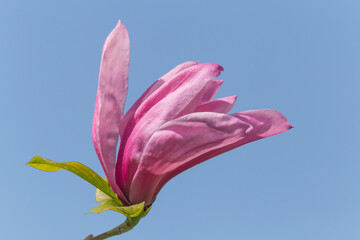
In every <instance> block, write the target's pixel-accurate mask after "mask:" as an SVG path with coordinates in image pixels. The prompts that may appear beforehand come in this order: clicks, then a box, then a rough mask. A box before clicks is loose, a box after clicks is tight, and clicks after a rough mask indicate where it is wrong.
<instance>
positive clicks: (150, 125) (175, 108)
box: [117, 63, 222, 194]
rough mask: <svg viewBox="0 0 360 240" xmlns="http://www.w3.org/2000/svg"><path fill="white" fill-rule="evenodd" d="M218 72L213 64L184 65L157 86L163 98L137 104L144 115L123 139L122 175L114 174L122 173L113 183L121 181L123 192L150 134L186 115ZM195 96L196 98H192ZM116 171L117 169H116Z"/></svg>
mask: <svg viewBox="0 0 360 240" xmlns="http://www.w3.org/2000/svg"><path fill="white" fill-rule="evenodd" d="M221 71H222V67H221V66H220V65H217V64H213V63H206V64H199V65H195V66H192V67H189V68H186V69H185V70H183V71H181V72H180V73H179V74H177V75H175V76H174V77H173V78H172V79H170V80H168V81H167V82H166V83H165V84H164V85H163V87H162V88H161V89H158V90H160V91H163V92H164V94H166V96H165V97H163V98H162V99H161V100H160V101H157V99H156V98H155V99H154V101H156V102H157V103H156V104H154V105H153V104H152V103H151V102H148V103H147V104H142V105H141V106H140V107H139V109H140V111H141V108H143V109H147V111H144V116H143V117H142V118H141V119H140V120H139V121H138V122H137V124H136V125H135V127H134V129H133V131H132V132H131V135H130V136H129V138H128V140H127V142H126V146H125V149H124V151H123V153H124V155H123V158H122V160H123V161H122V168H121V169H122V174H117V176H122V180H119V178H117V182H118V183H119V182H121V183H122V186H124V187H125V192H126V194H127V193H128V191H129V187H130V183H131V180H132V177H133V175H134V174H135V171H136V169H137V166H138V163H139V160H140V158H141V155H142V153H143V149H144V147H145V145H146V143H147V142H148V140H149V139H150V137H151V135H152V134H153V133H154V132H155V131H156V130H157V129H158V128H159V127H160V126H161V125H163V124H164V123H165V122H167V121H170V120H173V119H174V118H176V117H178V116H179V114H180V113H183V114H186V112H184V109H188V111H189V112H191V111H193V110H194V109H195V108H196V107H197V106H198V104H199V102H200V101H201V97H202V95H199V93H200V92H202V91H203V89H204V88H205V86H206V85H207V84H208V82H210V81H211V80H212V79H214V78H215V77H217V76H218V75H220V72H221ZM195 98H198V99H197V100H194V99H195ZM150 106H151V107H150ZM118 166H119V163H118ZM118 170H119V168H117V171H118Z"/></svg>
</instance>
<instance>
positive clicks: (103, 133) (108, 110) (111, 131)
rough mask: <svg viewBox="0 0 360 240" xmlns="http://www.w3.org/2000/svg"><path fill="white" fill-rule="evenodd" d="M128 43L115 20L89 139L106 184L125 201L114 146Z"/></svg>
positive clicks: (124, 88)
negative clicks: (119, 180) (105, 178)
mask: <svg viewBox="0 0 360 240" xmlns="http://www.w3.org/2000/svg"><path fill="white" fill-rule="evenodd" d="M129 55H130V42H129V35H128V32H127V30H126V28H125V26H124V25H123V24H122V23H121V22H120V21H119V22H118V24H117V25H116V27H115V28H114V30H113V31H112V32H111V33H110V35H109V36H108V37H107V38H106V40H105V44H104V47H103V51H102V57H101V64H100V73H99V85H98V91H97V97H96V105H95V113H94V120H93V128H92V134H93V142H94V146H95V150H96V153H97V155H98V157H99V159H100V162H101V165H102V167H103V169H104V172H105V174H106V176H107V178H108V180H109V184H110V186H111V187H112V188H113V190H114V192H115V193H116V194H117V195H118V196H119V198H120V199H121V201H123V202H125V203H128V201H127V200H126V198H125V196H124V194H123V193H122V192H121V190H120V189H119V188H118V186H117V185H116V182H115V164H116V145H117V143H118V139H119V124H120V121H121V118H122V115H123V110H124V104H125V100H126V96H127V88H128V72H129Z"/></svg>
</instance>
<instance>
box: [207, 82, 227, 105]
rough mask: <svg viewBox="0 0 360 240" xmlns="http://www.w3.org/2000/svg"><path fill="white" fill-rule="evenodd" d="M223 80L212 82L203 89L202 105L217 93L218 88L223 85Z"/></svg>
mask: <svg viewBox="0 0 360 240" xmlns="http://www.w3.org/2000/svg"><path fill="white" fill-rule="evenodd" d="M223 82H224V80H212V81H210V82H209V83H208V84H207V86H206V89H205V94H204V95H203V97H202V101H201V102H202V103H206V102H209V101H211V100H212V99H213V98H214V96H215V95H216V93H217V92H218V91H219V88H220V87H221V85H222V84H223Z"/></svg>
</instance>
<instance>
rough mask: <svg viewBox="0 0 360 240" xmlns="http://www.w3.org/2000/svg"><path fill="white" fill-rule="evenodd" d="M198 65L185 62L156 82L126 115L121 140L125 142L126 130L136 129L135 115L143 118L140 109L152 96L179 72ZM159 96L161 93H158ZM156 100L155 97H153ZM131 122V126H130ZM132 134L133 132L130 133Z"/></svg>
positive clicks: (122, 121)
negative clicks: (124, 134)
mask: <svg viewBox="0 0 360 240" xmlns="http://www.w3.org/2000/svg"><path fill="white" fill-rule="evenodd" d="M196 64H198V62H190V61H189V62H184V63H181V64H179V65H177V66H176V67H175V68H173V69H171V70H170V71H169V72H168V73H166V74H165V75H164V76H162V77H161V78H159V80H157V81H155V82H154V83H153V84H152V85H151V86H150V87H149V88H148V89H147V90H146V91H145V92H144V93H143V94H142V95H141V97H140V98H139V99H138V100H137V101H136V102H135V103H134V104H133V105H132V106H131V108H130V109H129V111H128V112H127V113H126V114H125V116H124V118H123V119H122V120H121V123H120V135H121V139H122V141H124V139H123V138H124V136H123V133H124V130H125V129H126V130H127V131H129V129H131V130H132V129H133V127H134V123H135V122H137V121H138V119H134V114H135V112H137V115H138V116H143V113H140V112H138V111H137V110H138V108H139V106H140V105H141V104H143V103H144V102H145V101H146V99H147V98H148V97H149V96H151V95H152V94H153V93H154V92H155V91H156V90H157V89H158V88H160V87H161V86H162V85H163V84H164V82H166V81H168V80H169V79H171V78H172V77H174V76H175V75H176V74H178V73H179V72H181V71H183V70H184V69H186V68H188V67H191V66H194V65H196ZM156 93H157V94H158V93H159V91H158V92H156ZM152 98H154V96H153V97H152ZM157 99H158V100H161V98H157ZM152 103H153V104H155V103H156V102H155V101H152ZM129 121H130V124H129ZM130 132H131V131H130Z"/></svg>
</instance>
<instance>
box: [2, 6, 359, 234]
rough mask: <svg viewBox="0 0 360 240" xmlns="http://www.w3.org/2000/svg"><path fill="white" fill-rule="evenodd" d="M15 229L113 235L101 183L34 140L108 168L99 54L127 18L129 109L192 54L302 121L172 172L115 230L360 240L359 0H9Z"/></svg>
mask: <svg viewBox="0 0 360 240" xmlns="http://www.w3.org/2000/svg"><path fill="white" fill-rule="evenodd" d="M0 3H1V4H0V43H1V44H0V53H1V57H0V78H1V94H0V106H1V118H0V126H1V127H2V131H1V135H0V153H1V159H2V161H1V164H2V167H1V174H0V181H1V182H2V187H1V197H0V205H1V208H2V209H1V215H0V216H1V217H0V230H1V231H0V232H1V238H2V239H37V240H49V239H51V240H64V239H71V240H72V239H74V240H77V239H83V238H84V237H85V236H87V235H88V234H89V233H95V234H99V233H101V232H103V231H105V230H108V229H110V228H112V227H114V226H116V225H118V224H119V223H121V222H122V221H123V220H124V218H123V216H122V215H120V214H116V213H114V212H105V213H103V214H100V215H97V214H87V215H85V214H84V213H86V212H87V211H88V210H90V209H91V208H93V207H95V206H96V202H95V200H94V191H95V189H94V188H93V187H92V186H91V185H89V184H88V183H86V182H84V181H83V180H81V179H80V178H78V177H76V176H74V175H72V174H70V173H68V172H66V171H60V172H57V173H45V172H40V171H38V170H35V169H33V168H31V167H28V166H25V163H26V162H27V161H29V160H30V159H31V157H33V156H34V155H41V156H44V157H48V158H50V159H53V160H55V161H79V162H82V163H84V164H86V165H88V166H90V167H91V168H93V169H94V170H95V171H97V172H98V173H100V174H101V175H103V172H102V169H101V166H100V163H99V162H98V159H97V156H96V154H95V151H94V149H93V144H92V139H91V125H92V115H93V111H94V104H95V95H96V89H97V76H98V69H99V62H100V54H101V48H102V45H103V42H104V40H105V37H106V36H107V35H108V34H109V33H110V31H111V30H112V29H113V27H114V26H115V24H116V22H117V20H118V19H121V20H122V21H123V22H124V23H125V25H126V26H127V28H128V30H129V33H130V40H131V66H130V80H129V97H128V100H127V103H126V108H129V106H131V104H132V103H133V102H134V101H135V100H136V99H137V97H139V96H140V94H141V93H142V92H143V91H144V90H145V89H146V88H147V87H148V86H149V85H150V84H151V83H152V82H153V81H154V80H155V79H157V78H158V77H160V76H161V75H162V74H164V73H166V72H167V71H168V70H169V69H170V68H172V67H173V66H175V65H177V64H178V63H181V62H183V61H188V60H199V61H200V62H214V63H219V64H221V65H222V66H223V67H224V68H225V71H224V72H223V74H222V75H221V77H220V79H224V80H225V83H224V84H223V86H222V88H221V90H220V92H219V94H218V96H219V97H223V96H228V95H234V94H237V95H238V96H239V97H238V101H237V103H236V105H235V107H234V110H233V111H243V110H248V109H261V108H273V109H276V110H278V111H280V112H282V113H283V114H284V115H285V116H286V117H287V118H288V119H289V121H290V122H291V124H292V125H294V126H295V128H294V129H292V130H291V131H288V132H286V133H283V134H280V135H277V136H274V137H271V138H268V139H264V140H261V141H258V142H254V143H251V144H248V145H245V146H243V147H241V148H238V149H236V150H233V151H231V152H228V153H226V154H223V155H221V156H218V157H216V158H214V159H212V160H210V161H208V162H205V163H203V164H200V165H198V166H196V167H194V168H192V169H191V170H189V171H187V172H185V173H183V174H181V175H179V176H178V177H176V178H175V179H173V180H172V181H170V182H169V183H168V184H167V185H166V186H165V188H163V190H162V191H161V192H160V194H159V195H158V197H157V200H156V202H155V204H154V206H153V208H152V210H151V212H150V213H149V215H148V216H147V217H146V218H144V219H143V220H142V221H141V222H140V224H139V225H138V226H136V228H135V229H134V230H132V231H131V232H129V233H127V234H125V235H123V236H121V237H117V238H114V239H124V240H125V239H127V240H131V239H144V238H147V239H158V240H162V239H164V240H165V239H166V240H168V239H172V240H180V239H207V240H212V239H216V240H218V239H229V240H238V239H247V240H264V239H267V240H289V239H290V240H304V239H306V240H339V239H346V240H353V239H354V240H356V239H360V228H359V224H360V174H359V173H360V147H359V138H358V136H359V133H360V131H359V130H360V127H359V122H360V111H359V105H360V97H359V90H360V28H359V25H360V14H359V12H360V1H358V0H353V1H350V0H342V1H335V0H323V1H320V0H304V1H288V0H282V1H281V0H273V1H266V0H259V1H250V0H248V1H245V0H239V1H235V0H233V1H226V0H223V1H210V0H207V1H196V0H193V1H189V0H183V1H176V2H173V1H119V0H107V1H84V0H78V1H69V0H64V1H53V0H46V1H45V0H43V1H39V0H32V1H28V0H15V1H4V0H3V1H1V2H0Z"/></svg>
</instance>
